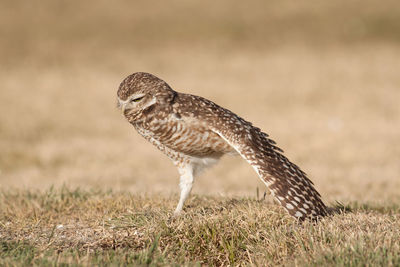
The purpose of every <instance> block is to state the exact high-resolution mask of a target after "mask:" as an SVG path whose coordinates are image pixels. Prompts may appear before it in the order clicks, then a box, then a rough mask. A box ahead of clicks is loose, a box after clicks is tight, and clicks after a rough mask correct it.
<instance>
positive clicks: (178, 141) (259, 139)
mask: <svg viewBox="0 0 400 267" xmlns="http://www.w3.org/2000/svg"><path fill="white" fill-rule="evenodd" d="M117 94H118V105H119V107H121V109H122V113H123V114H124V116H125V117H126V118H127V120H128V121H129V122H130V123H131V124H132V125H133V127H135V129H136V130H137V131H138V132H139V133H140V134H141V135H142V136H143V137H144V138H146V139H147V140H148V141H149V142H151V143H152V144H153V145H155V146H156V147H157V148H158V149H160V150H161V151H162V152H164V153H165V154H166V155H167V156H168V157H169V158H170V159H171V160H172V161H173V163H174V164H175V165H176V166H177V168H178V171H179V174H180V184H179V185H180V189H181V195H180V199H179V203H178V205H177V207H176V210H175V214H178V213H180V212H181V211H182V207H183V204H184V202H185V200H186V198H187V197H188V196H189V194H190V191H191V189H192V185H193V182H194V177H195V176H196V175H197V174H199V173H200V171H201V170H202V169H204V168H206V167H209V166H211V165H213V164H214V163H216V162H217V161H218V160H219V159H220V158H221V157H222V156H223V155H224V154H236V153H237V154H239V155H240V156H242V158H244V159H245V160H246V161H247V162H248V163H249V164H250V165H251V166H252V167H253V168H254V170H255V171H256V172H257V174H258V175H259V176H260V178H261V180H262V181H263V182H264V183H265V184H266V185H267V187H268V188H269V189H270V190H271V193H272V195H273V196H274V197H275V199H276V200H277V201H278V202H279V203H280V204H281V205H282V206H283V207H284V208H285V209H286V210H287V211H288V212H289V214H290V215H292V216H294V217H295V218H297V219H299V220H304V219H306V218H311V219H317V218H319V217H321V216H325V215H327V208H326V206H325V205H324V203H323V202H322V200H321V197H320V194H319V193H318V192H317V191H316V190H315V189H314V187H313V183H312V182H311V181H310V180H309V179H308V178H307V176H306V174H305V173H304V172H303V171H302V170H300V168H299V167H298V166H296V165H295V164H293V163H292V162H290V161H289V160H288V159H287V158H286V157H285V156H284V155H282V152H283V151H282V150H281V149H280V148H278V147H277V146H276V145H275V142H274V141H273V140H271V139H270V138H268V135H267V134H266V133H263V132H262V131H261V130H260V129H259V128H257V127H254V126H253V125H252V124H251V123H250V122H248V121H246V120H244V119H242V118H241V117H239V116H238V115H236V114H235V113H233V112H231V111H229V110H227V109H225V108H222V107H220V106H218V105H217V104H215V103H213V102H212V101H210V100H207V99H205V98H202V97H199V96H194V95H189V94H183V93H178V92H176V91H174V90H172V88H171V87H170V86H169V85H168V84H167V83H166V82H164V81H163V80H161V79H159V78H157V77H156V76H154V75H152V74H149V73H143V72H138V73H134V74H132V75H129V76H128V77H127V78H125V80H123V81H122V83H121V85H120V86H119V89H118V93H117Z"/></svg>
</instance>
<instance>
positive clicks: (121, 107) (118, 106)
mask: <svg viewBox="0 0 400 267" xmlns="http://www.w3.org/2000/svg"><path fill="white" fill-rule="evenodd" d="M125 106H126V103H124V102H123V101H121V100H120V99H119V98H118V99H117V108H120V109H121V111H122V114H125Z"/></svg>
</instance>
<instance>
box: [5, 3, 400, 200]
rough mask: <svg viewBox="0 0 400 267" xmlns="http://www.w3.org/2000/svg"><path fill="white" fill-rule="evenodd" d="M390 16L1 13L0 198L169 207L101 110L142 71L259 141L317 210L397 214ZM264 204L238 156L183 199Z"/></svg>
mask: <svg viewBox="0 0 400 267" xmlns="http://www.w3.org/2000/svg"><path fill="white" fill-rule="evenodd" d="M399 45H400V2H398V1H386V0H385V1H373V0H364V1H344V0H343V1H342V0H338V1H303V2H298V1H289V0H283V1H261V0H251V1H236V0H235V1H233V0H229V1H228V0H221V1H209V0H206V1H192V0H190V1H183V0H172V1H127V0H118V1H112V2H110V1H105V0H98V1H67V0H62V1H54V0H42V1H11V0H2V1H1V2H0V63H1V64H0V189H3V190H10V189H13V188H24V189H25V188H26V189H30V188H35V189H37V188H38V189H46V188H48V187H50V186H52V185H55V186H60V185H63V184H66V185H68V186H72V187H82V188H101V189H113V190H126V191H130V192H134V193H147V194H160V193H162V194H171V193H177V192H178V181H179V180H178V172H177V170H176V169H175V167H174V166H173V164H172V163H171V162H170V161H169V160H168V159H167V157H166V156H164V155H162V154H161V153H160V152H159V151H158V150H157V149H156V148H154V147H153V146H152V145H151V144H149V143H147V142H146V141H145V140H144V139H143V138H142V137H141V136H139V135H138V134H137V133H136V132H135V131H134V129H133V128H132V127H131V126H130V125H129V124H128V123H127V122H126V120H125V119H124V118H123V117H122V115H121V114H120V111H119V110H118V109H117V108H116V91H117V88H118V86H119V83H120V82H121V81H122V79H123V78H125V77H126V76H127V75H129V74H131V73H133V72H137V71H145V72H150V73H153V74H155V75H157V76H159V77H160V78H162V79H164V80H165V81H167V82H168V83H169V84H170V85H171V86H172V88H174V89H175V90H177V91H180V92H186V93H192V94H196V95H201V96H204V97H206V98H209V99H211V100H213V101H214V102H216V103H218V104H220V105H222V106H224V107H226V108H229V109H231V110H233V111H234V112H235V113H237V114H239V115H241V116H242V117H244V118H245V119H247V120H249V121H252V122H253V123H254V124H255V125H256V126H258V127H260V128H262V129H263V130H264V131H265V132H267V133H269V134H270V135H271V137H272V138H273V139H274V140H275V141H277V143H278V145H279V146H280V147H282V148H283V149H284V150H285V151H286V153H285V155H286V156H288V157H289V158H290V159H291V160H292V161H294V162H295V163H296V164H298V165H300V166H301V167H302V169H303V170H304V171H306V172H307V173H308V174H309V176H310V178H311V179H312V180H313V181H314V183H315V185H316V187H317V188H318V190H319V191H320V192H321V194H322V196H323V198H324V199H325V200H326V201H334V200H339V201H352V200H360V201H398V200H400V190H399V189H400V177H399V176H400V144H399V137H400V104H399V101H400V89H399V88H400V46H399ZM257 187H259V188H260V190H261V191H263V190H264V185H263V184H262V183H261V182H259V181H258V178H257V175H256V174H255V172H254V171H253V169H252V168H251V167H250V166H248V165H247V163H246V162H244V161H243V160H241V159H240V158H239V157H226V158H224V159H223V160H222V162H221V163H220V164H219V165H217V166H216V167H214V168H213V169H212V170H210V171H207V172H206V173H204V174H203V175H202V176H200V177H199V178H198V179H197V182H196V183H195V187H194V193H197V194H212V195H226V196H250V197H254V196H255V194H256V188H257Z"/></svg>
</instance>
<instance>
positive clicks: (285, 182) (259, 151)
mask: <svg viewBox="0 0 400 267" xmlns="http://www.w3.org/2000/svg"><path fill="white" fill-rule="evenodd" d="M212 109H213V112H215V113H217V114H218V116H217V119H213V120H208V124H209V127H210V128H211V130H212V131H213V132H215V133H217V134H218V135H220V136H221V137H222V138H223V139H224V140H225V141H226V142H227V143H228V144H229V145H231V146H232V147H233V148H234V149H235V150H236V151H237V152H238V153H239V154H240V155H241V156H242V157H243V158H244V159H245V160H246V161H247V162H248V163H249V164H250V165H251V166H252V167H253V168H254V170H255V171H256V172H257V174H258V175H259V177H260V178H261V180H262V181H263V182H264V183H265V184H266V185H267V187H268V188H269V189H270V190H271V193H272V195H273V196H274V197H275V199H276V200H277V201H278V202H279V203H280V204H281V205H282V206H283V207H284V208H285V209H286V210H287V211H288V212H289V214H290V215H292V216H294V217H295V218H297V219H299V220H300V221H303V220H305V219H306V218H311V219H312V220H317V219H318V218H319V217H322V216H326V215H327V208H326V206H325V204H324V203H323V202H322V200H321V196H320V194H319V193H318V192H317V191H316V190H315V188H314V186H313V183H312V182H311V180H309V179H308V178H307V176H306V174H305V173H304V172H303V171H302V170H301V169H300V168H299V167H298V166H297V165H295V164H294V163H292V162H290V161H289V160H288V159H287V158H286V157H285V156H284V155H282V153H281V152H283V151H282V150H281V149H280V148H278V147H277V146H275V142H274V141H273V140H271V139H269V138H268V135H267V134H266V133H263V132H262V131H261V130H260V129H259V128H257V127H254V126H253V125H252V124H251V123H250V122H248V121H245V120H244V119H242V118H240V117H239V116H237V115H236V114H234V113H233V112H231V111H229V110H227V109H224V108H221V107H215V106H213V107H212ZM215 113H214V114H215ZM214 118H215V116H214Z"/></svg>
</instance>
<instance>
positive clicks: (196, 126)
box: [139, 116, 235, 157]
mask: <svg viewBox="0 0 400 267" xmlns="http://www.w3.org/2000/svg"><path fill="white" fill-rule="evenodd" d="M142 127H143V130H144V131H142V133H141V134H142V135H143V133H145V135H151V138H153V139H155V140H157V141H158V142H159V143H160V144H162V145H164V146H166V147H168V148H170V149H172V150H174V151H177V152H181V153H184V154H186V155H190V156H196V157H205V156H212V155H216V156H220V155H222V154H226V153H234V152H235V150H234V149H233V148H232V147H231V146H230V145H229V144H228V143H227V142H226V141H225V140H224V139H222V138H221V137H220V136H219V135H218V134H216V133H215V132H213V131H211V130H210V129H209V128H208V127H207V125H206V124H204V123H200V122H199V121H198V120H195V119H192V118H187V117H183V118H177V117H175V116H168V118H165V119H161V120H152V121H151V122H149V123H147V124H145V125H143V126H142ZM139 132H141V131H139ZM145 135H143V136H144V137H146V136H145Z"/></svg>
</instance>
